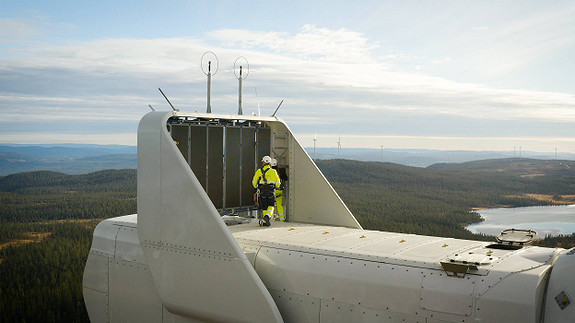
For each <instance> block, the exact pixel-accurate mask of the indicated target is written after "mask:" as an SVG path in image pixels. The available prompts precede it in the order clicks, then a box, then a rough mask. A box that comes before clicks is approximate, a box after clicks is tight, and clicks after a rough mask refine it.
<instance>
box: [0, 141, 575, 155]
mask: <svg viewBox="0 0 575 323" xmlns="http://www.w3.org/2000/svg"><path fill="white" fill-rule="evenodd" d="M0 146H7V147H18V146H26V147H67V146H100V147H126V148H128V147H129V148H137V145H121V144H93V143H72V142H63V143H4V142H0ZM302 147H303V148H304V149H306V150H309V149H311V150H313V149H314V147H313V146H302ZM315 148H316V149H330V150H336V151H337V150H338V147H337V146H323V147H318V146H316V147H315ZM339 149H340V150H342V151H343V150H370V151H381V148H373V147H341V148H339ZM383 150H384V151H386V150H387V151H430V152H433V151H442V152H485V153H489V152H497V153H514V152H515V153H516V154H517V155H518V154H519V153H541V154H555V151H554V150H553V151H537V150H525V149H521V151H520V150H519V148H518V149H516V150H515V151H514V150H513V149H511V150H496V149H481V150H476V149H436V148H396V147H383ZM557 154H567V155H574V156H575V150H574V151H573V152H569V151H560V150H557ZM517 157H519V156H517Z"/></svg>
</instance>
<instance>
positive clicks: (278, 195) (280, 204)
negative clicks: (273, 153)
mask: <svg viewBox="0 0 575 323" xmlns="http://www.w3.org/2000/svg"><path fill="white" fill-rule="evenodd" d="M271 166H272V168H273V169H274V170H275V171H276V172H277V173H278V176H279V178H280V182H281V183H280V187H279V188H278V189H276V191H275V193H276V208H277V211H278V220H280V221H282V222H284V221H285V220H286V215H285V213H284V205H283V200H284V197H283V196H284V190H283V186H284V181H283V179H282V177H281V175H280V173H279V171H278V168H277V167H278V161H277V159H275V158H274V159H272V165H271Z"/></svg>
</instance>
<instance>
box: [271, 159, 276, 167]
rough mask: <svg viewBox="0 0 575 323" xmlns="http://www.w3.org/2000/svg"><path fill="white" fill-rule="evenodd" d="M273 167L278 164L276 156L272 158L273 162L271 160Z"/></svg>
mask: <svg viewBox="0 0 575 323" xmlns="http://www.w3.org/2000/svg"><path fill="white" fill-rule="evenodd" d="M271 165H272V167H275V166H277V165H278V160H277V159H275V158H272V162H271Z"/></svg>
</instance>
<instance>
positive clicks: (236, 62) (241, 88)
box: [234, 56, 250, 115]
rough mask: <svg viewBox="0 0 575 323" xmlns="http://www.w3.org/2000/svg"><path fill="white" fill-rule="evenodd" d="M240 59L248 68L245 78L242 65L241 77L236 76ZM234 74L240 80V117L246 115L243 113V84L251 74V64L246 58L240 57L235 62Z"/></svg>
mask: <svg viewBox="0 0 575 323" xmlns="http://www.w3.org/2000/svg"><path fill="white" fill-rule="evenodd" d="M240 59H242V60H244V61H245V62H246V65H247V67H248V70H247V72H246V75H245V76H244V75H242V65H240V72H239V75H238V74H236V65H238V60H240ZM234 74H235V75H236V78H237V79H238V82H239V89H238V114H239V115H242V114H244V113H243V109H242V92H243V85H242V82H243V80H244V79H247V78H248V75H249V74H250V63H249V62H248V60H247V59H246V58H245V57H243V56H240V57H238V58H236V61H235V62H234Z"/></svg>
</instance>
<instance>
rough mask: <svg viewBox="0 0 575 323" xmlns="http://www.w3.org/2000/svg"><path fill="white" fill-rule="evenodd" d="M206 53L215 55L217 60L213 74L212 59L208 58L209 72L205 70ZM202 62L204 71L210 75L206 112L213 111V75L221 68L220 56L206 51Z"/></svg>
mask: <svg viewBox="0 0 575 323" xmlns="http://www.w3.org/2000/svg"><path fill="white" fill-rule="evenodd" d="M206 54H211V55H213V57H214V59H215V61H216V69H215V71H214V74H212V61H211V60H208V64H207V65H208V69H207V72H206V70H204V57H205V56H206ZM201 64H202V71H203V72H204V74H206V75H207V76H208V99H207V108H206V113H212V75H216V73H217V72H218V69H219V68H220V63H219V61H218V57H217V56H216V54H214V53H213V52H205V53H204V55H202V61H201Z"/></svg>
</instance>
